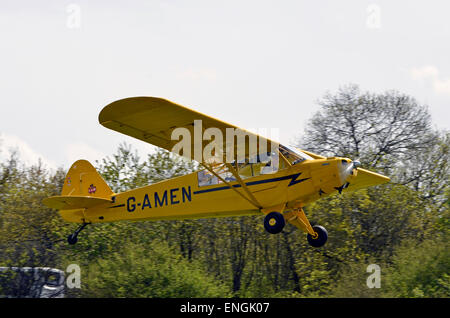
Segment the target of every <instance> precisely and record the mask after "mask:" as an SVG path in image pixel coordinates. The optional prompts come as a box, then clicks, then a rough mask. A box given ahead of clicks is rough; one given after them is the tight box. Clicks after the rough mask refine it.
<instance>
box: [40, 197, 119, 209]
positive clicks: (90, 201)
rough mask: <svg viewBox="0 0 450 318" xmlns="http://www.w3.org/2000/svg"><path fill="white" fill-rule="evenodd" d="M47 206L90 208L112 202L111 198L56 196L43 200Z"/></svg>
mask: <svg viewBox="0 0 450 318" xmlns="http://www.w3.org/2000/svg"><path fill="white" fill-rule="evenodd" d="M42 203H44V204H45V205H46V206H48V207H50V208H52V209H56V210H74V209H89V208H92V207H94V206H97V205H101V204H105V203H111V200H108V199H103V198H95V197H86V196H73V195H71V196H68V195H61V196H54V197H49V198H46V199H44V200H43V201H42Z"/></svg>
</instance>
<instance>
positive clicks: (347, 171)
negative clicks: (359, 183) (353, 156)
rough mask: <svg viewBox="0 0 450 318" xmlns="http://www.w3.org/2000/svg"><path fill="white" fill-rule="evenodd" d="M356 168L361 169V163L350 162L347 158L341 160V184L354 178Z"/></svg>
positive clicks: (356, 161)
mask: <svg viewBox="0 0 450 318" xmlns="http://www.w3.org/2000/svg"><path fill="white" fill-rule="evenodd" d="M358 167H361V162H359V161H358V160H355V161H352V160H350V159H347V158H343V159H342V160H341V162H340V165H339V173H340V179H341V182H342V184H345V183H347V182H349V180H350V179H351V178H352V177H356V174H357V169H358Z"/></svg>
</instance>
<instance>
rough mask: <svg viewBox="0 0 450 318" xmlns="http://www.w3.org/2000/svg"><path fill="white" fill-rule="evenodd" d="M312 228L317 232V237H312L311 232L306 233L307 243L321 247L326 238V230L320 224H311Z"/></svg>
mask: <svg viewBox="0 0 450 318" xmlns="http://www.w3.org/2000/svg"><path fill="white" fill-rule="evenodd" d="M313 230H314V231H315V232H316V233H317V237H316V238H314V237H312V235H311V234H308V235H307V238H308V243H309V245H311V246H313V247H322V246H324V245H325V243H326V242H327V240H328V232H327V230H326V229H325V228H324V227H323V226H320V225H315V226H313Z"/></svg>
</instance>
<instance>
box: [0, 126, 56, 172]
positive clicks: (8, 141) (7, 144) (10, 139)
mask: <svg viewBox="0 0 450 318" xmlns="http://www.w3.org/2000/svg"><path fill="white" fill-rule="evenodd" d="M13 151H17V153H18V157H19V159H20V161H21V162H23V163H25V164H26V165H33V164H37V163H38V162H39V160H41V162H42V163H43V164H44V165H45V166H47V167H48V168H50V169H56V168H57V164H56V163H55V162H54V161H52V160H48V159H47V158H45V156H43V155H42V154H40V153H39V152H37V151H35V150H34V149H33V148H31V147H30V146H29V145H28V143H27V142H26V141H24V140H22V139H21V138H19V137H17V136H14V135H8V134H0V161H1V162H3V161H5V160H7V159H8V158H9V156H10V154H11V152H13Z"/></svg>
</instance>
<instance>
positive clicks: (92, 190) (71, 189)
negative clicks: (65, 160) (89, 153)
mask: <svg viewBox="0 0 450 318" xmlns="http://www.w3.org/2000/svg"><path fill="white" fill-rule="evenodd" d="M112 194H113V191H112V190H111V188H110V187H109V186H108V185H107V184H106V182H105V180H103V178H102V176H101V175H100V174H99V173H98V172H97V170H96V169H95V168H94V167H93V166H92V165H91V164H90V163H89V161H87V160H78V161H76V162H75V163H74V164H73V165H72V166H71V167H70V169H69V172H68V173H67V175H66V179H65V180H64V185H63V188H62V191H61V195H62V196H88V197H94V198H105V199H106V198H107V199H109V198H110V197H111V195H112Z"/></svg>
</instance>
